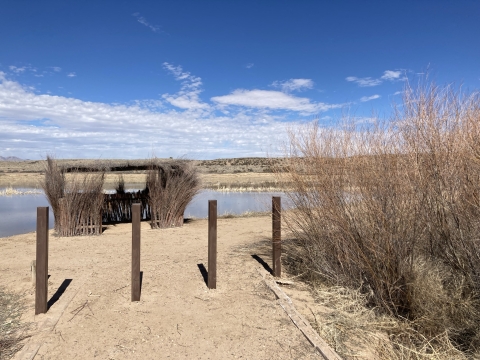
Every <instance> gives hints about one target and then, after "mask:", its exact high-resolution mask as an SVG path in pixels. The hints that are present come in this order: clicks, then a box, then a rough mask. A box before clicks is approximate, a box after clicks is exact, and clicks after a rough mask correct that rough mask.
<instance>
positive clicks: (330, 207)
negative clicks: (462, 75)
mask: <svg viewBox="0 0 480 360" xmlns="http://www.w3.org/2000/svg"><path fill="white" fill-rule="evenodd" d="M479 100H480V98H479V94H478V93H474V94H471V95H465V94H462V93H460V92H456V91H454V90H453V89H452V88H450V87H446V88H443V89H440V88H438V87H436V86H434V85H430V86H426V85H422V84H421V85H419V87H418V88H417V89H415V90H414V89H412V88H410V87H409V86H408V85H407V86H406V89H405V92H404V99H403V106H402V107H398V108H397V109H396V113H395V117H394V119H393V120H392V121H390V122H385V123H376V124H369V125H364V126H363V127H360V126H358V125H356V124H355V123H353V122H348V121H347V122H345V123H342V124H341V126H340V127H338V128H336V129H323V128H320V127H319V125H318V123H316V124H314V125H311V126H309V127H307V128H305V129H303V130H300V131H297V132H294V131H291V132H290V133H289V136H290V141H289V149H290V150H289V156H288V161H287V164H286V169H287V171H286V172H285V173H284V174H283V175H282V174H281V173H279V176H280V177H281V180H287V181H288V182H289V183H290V184H293V189H291V190H289V191H287V196H288V197H289V198H290V200H291V202H292V204H293V205H294V207H295V210H293V211H291V212H289V214H288V215H287V216H286V222H287V224H288V226H289V228H290V229H291V231H292V232H293V234H294V237H295V241H294V242H292V243H291V245H290V248H291V253H290V257H291V258H290V260H289V261H290V263H291V264H294V266H295V267H297V268H299V269H298V270H299V271H301V272H305V273H306V276H308V277H309V278H310V279H312V280H313V279H316V280H318V279H321V280H322V281H327V282H329V283H330V284H336V285H340V286H342V287H347V288H350V289H360V291H361V293H363V294H365V295H366V296H367V300H368V301H367V305H368V306H371V307H374V308H376V309H377V312H378V313H379V314H387V315H389V316H393V317H396V318H397V319H407V320H408V321H409V324H410V325H409V326H410V328H411V329H413V330H414V331H415V332H416V333H417V334H419V335H418V336H422V337H424V338H425V339H427V340H426V342H428V344H429V345H428V347H429V349H430V350H429V351H431V352H433V353H435V351H436V350H435V349H436V347H439V348H440V347H442V346H444V345H445V341H447V340H448V341H449V342H450V343H451V344H453V345H455V347H456V348H457V349H460V350H462V351H464V352H465V353H466V354H471V353H476V354H478V351H479V349H480V330H479V329H480V192H479V187H480V141H479V140H480V101H479ZM413 330H412V331H413ZM412 331H410V332H409V331H406V332H405V334H407V335H401V336H400V335H398V334H397V335H398V336H397V335H394V334H395V331H392V333H391V335H392V336H397V337H396V339H397V340H398V343H399V344H403V345H401V346H406V345H405V344H407V345H408V346H407V347H408V348H409V349H410V350H412V349H414V348H415V347H417V346H420V347H421V346H422V345H421V344H422V342H419V341H417V340H415V341H412V342H409V340H407V339H412V338H413V339H417V335H415V336H414V335H412V334H413V332H412ZM423 343H424V342H423ZM401 346H398V347H397V348H398V349H400V348H401ZM412 347H413V348H412ZM412 351H413V350H412ZM419 356H420V355H419Z"/></svg>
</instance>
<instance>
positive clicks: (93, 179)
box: [41, 157, 105, 236]
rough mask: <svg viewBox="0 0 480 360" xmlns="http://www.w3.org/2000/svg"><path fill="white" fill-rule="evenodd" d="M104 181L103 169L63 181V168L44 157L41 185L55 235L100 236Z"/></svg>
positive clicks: (49, 158) (76, 175) (75, 175)
mask: <svg viewBox="0 0 480 360" xmlns="http://www.w3.org/2000/svg"><path fill="white" fill-rule="evenodd" d="M104 178H105V169H102V170H100V171H98V172H95V173H86V174H74V175H73V176H72V177H71V178H69V180H68V181H66V179H65V172H64V169H62V168H61V167H60V166H59V165H58V164H57V162H56V161H55V160H54V159H52V158H51V157H47V162H46V167H45V180H44V181H43V182H42V183H41V186H42V188H43V190H44V192H45V196H46V197H47V199H48V202H49V203H50V206H51V207H52V210H53V214H54V217H55V231H56V232H57V234H58V235H60V236H76V235H87V234H96V235H99V234H101V231H102V218H101V212H102V207H103V197H104V196H103V182H104Z"/></svg>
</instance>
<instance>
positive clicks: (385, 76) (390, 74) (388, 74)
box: [381, 70, 402, 80]
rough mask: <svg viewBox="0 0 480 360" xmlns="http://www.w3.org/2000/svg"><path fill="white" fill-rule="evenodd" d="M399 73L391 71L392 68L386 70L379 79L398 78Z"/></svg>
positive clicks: (400, 73)
mask: <svg viewBox="0 0 480 360" xmlns="http://www.w3.org/2000/svg"><path fill="white" fill-rule="evenodd" d="M400 75H402V72H401V71H393V70H386V71H385V72H384V73H383V75H382V77H381V79H384V80H398V79H399V78H400Z"/></svg>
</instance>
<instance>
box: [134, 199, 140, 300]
mask: <svg viewBox="0 0 480 360" xmlns="http://www.w3.org/2000/svg"><path fill="white" fill-rule="evenodd" d="M140 207H141V204H132V301H140Z"/></svg>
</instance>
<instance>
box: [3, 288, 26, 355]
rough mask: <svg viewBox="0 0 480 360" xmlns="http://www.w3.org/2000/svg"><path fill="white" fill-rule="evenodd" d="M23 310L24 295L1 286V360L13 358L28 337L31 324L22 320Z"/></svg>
mask: <svg viewBox="0 0 480 360" xmlns="http://www.w3.org/2000/svg"><path fill="white" fill-rule="evenodd" d="M23 311H24V302H23V299H22V297H21V296H20V295H17V294H14V293H10V292H8V291H7V290H6V289H4V288H2V287H0V360H7V359H11V358H12V357H13V356H14V355H15V353H16V352H17V351H19V350H20V349H21V348H22V346H23V343H22V340H24V339H26V338H27V337H28V336H27V335H26V331H27V330H28V328H29V326H30V324H28V323H22V322H21V321H20V318H21V316H22V313H23Z"/></svg>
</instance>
